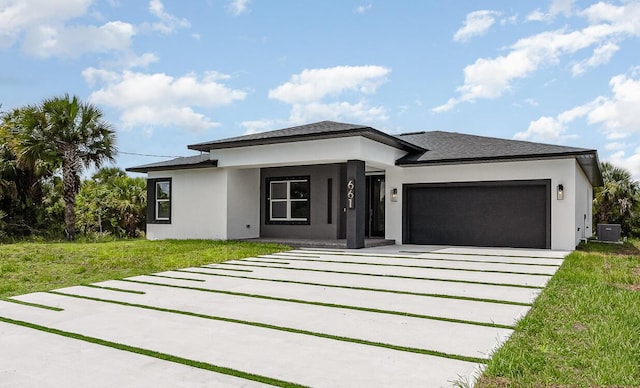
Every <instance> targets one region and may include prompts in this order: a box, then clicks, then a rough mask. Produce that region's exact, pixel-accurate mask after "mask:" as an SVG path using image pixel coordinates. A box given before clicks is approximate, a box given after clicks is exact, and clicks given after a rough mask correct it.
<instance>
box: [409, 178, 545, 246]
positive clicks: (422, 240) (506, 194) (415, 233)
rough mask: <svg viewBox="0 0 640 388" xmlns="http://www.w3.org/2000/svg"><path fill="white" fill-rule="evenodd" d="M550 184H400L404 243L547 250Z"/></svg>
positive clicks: (520, 182) (514, 182) (541, 182)
mask: <svg viewBox="0 0 640 388" xmlns="http://www.w3.org/2000/svg"><path fill="white" fill-rule="evenodd" d="M550 190H551V182H550V181H549V180H535V181H508V182H468V183H449V184H412V185H404V187H403V193H404V200H403V203H404V205H403V208H404V209H403V210H404V214H403V224H404V225H403V242H404V243H406V244H431V245H470V246H485V247H514V248H550V247H551V208H550V203H549V199H550V195H551V192H550Z"/></svg>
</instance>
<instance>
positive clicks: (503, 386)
mask: <svg viewBox="0 0 640 388" xmlns="http://www.w3.org/2000/svg"><path fill="white" fill-rule="evenodd" d="M510 386H511V381H510V380H509V379H506V378H504V377H486V376H482V377H480V378H479V379H478V381H477V382H476V388H507V387H510Z"/></svg>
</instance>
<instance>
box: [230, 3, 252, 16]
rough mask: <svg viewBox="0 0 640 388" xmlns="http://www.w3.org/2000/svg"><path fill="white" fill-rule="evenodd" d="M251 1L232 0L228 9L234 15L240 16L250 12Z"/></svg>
mask: <svg viewBox="0 0 640 388" xmlns="http://www.w3.org/2000/svg"><path fill="white" fill-rule="evenodd" d="M249 3H251V0H231V1H229V3H228V4H227V10H228V11H229V12H231V13H232V14H233V15H235V16H238V15H241V14H243V13H245V12H249Z"/></svg>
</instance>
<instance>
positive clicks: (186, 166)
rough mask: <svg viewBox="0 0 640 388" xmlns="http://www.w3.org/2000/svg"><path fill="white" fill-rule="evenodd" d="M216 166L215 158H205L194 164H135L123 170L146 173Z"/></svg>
mask: <svg viewBox="0 0 640 388" xmlns="http://www.w3.org/2000/svg"><path fill="white" fill-rule="evenodd" d="M211 167H218V161H217V160H205V161H203V162H199V163H194V164H179V165H173V166H135V167H129V168H126V169H125V171H129V172H140V173H148V172H152V171H173V170H191V169H197V168H211Z"/></svg>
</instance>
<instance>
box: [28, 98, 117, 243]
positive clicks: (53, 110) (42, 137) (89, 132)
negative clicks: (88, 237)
mask: <svg viewBox="0 0 640 388" xmlns="http://www.w3.org/2000/svg"><path fill="white" fill-rule="evenodd" d="M17 119H18V120H17V121H16V124H17V125H19V127H20V130H19V131H18V133H19V135H20V140H19V146H18V149H19V153H18V155H17V156H18V161H19V162H20V163H21V164H23V165H35V164H37V163H39V162H42V161H45V162H46V163H49V164H51V165H54V166H59V167H60V168H61V169H62V192H63V200H64V205H65V206H64V219H65V232H66V235H67V239H69V240H73V239H74V238H75V198H76V195H77V194H78V191H79V189H80V174H81V173H82V171H83V170H84V169H85V168H88V167H90V166H95V167H100V166H101V165H102V163H103V162H105V161H109V160H113V159H114V157H115V155H116V152H117V151H116V147H115V132H114V131H113V130H112V128H111V125H110V124H109V123H108V122H106V121H105V120H104V119H103V114H102V112H101V111H100V109H98V108H97V107H96V106H94V105H92V104H88V103H83V102H81V101H80V100H79V99H78V97H76V96H69V95H68V94H65V95H64V96H62V97H54V98H50V99H46V100H44V101H43V102H42V103H41V104H40V105H38V106H28V107H25V108H22V109H21V110H20V112H19V117H17Z"/></svg>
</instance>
